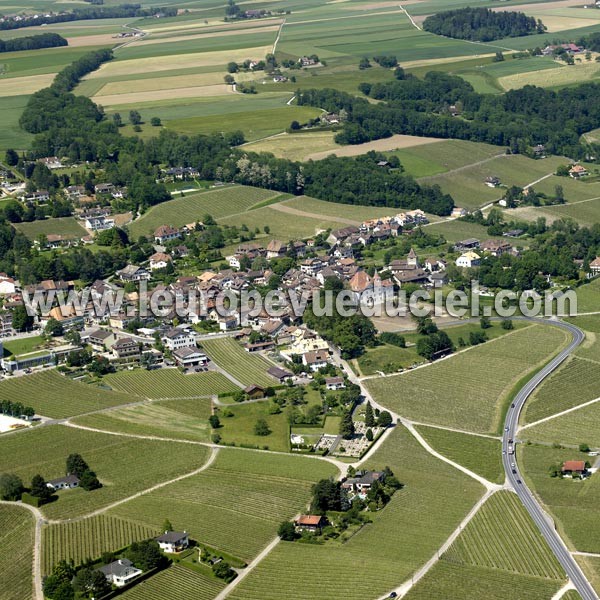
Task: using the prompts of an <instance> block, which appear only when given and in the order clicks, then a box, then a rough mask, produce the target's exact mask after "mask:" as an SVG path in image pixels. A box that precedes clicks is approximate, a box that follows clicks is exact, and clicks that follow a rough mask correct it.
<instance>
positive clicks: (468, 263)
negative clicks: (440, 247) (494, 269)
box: [456, 250, 481, 269]
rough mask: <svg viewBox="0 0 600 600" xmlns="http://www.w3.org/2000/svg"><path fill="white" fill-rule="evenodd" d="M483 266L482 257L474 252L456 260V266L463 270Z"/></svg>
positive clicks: (469, 252)
mask: <svg viewBox="0 0 600 600" xmlns="http://www.w3.org/2000/svg"><path fill="white" fill-rule="evenodd" d="M480 264H481V256H479V254H477V253H476V252H473V251H472V250H469V251H468V252H465V253H464V254H461V255H460V256H459V257H458V258H457V259H456V266H457V267H462V268H468V269H470V268H471V267H478V266H479V265H480Z"/></svg>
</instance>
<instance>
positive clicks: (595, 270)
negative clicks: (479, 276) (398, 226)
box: [0, 256, 600, 293]
mask: <svg viewBox="0 0 600 600" xmlns="http://www.w3.org/2000/svg"><path fill="white" fill-rule="evenodd" d="M590 274H591V275H592V276H596V275H600V257H599V256H596V258H595V259H594V260H593V261H592V262H591V263H590ZM1 285H2V284H1V283H0V287H1ZM0 293H2V292H0Z"/></svg>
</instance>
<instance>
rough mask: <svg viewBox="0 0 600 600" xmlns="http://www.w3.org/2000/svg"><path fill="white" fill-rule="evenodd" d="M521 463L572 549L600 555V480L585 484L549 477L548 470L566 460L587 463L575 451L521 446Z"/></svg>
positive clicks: (530, 483)
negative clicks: (599, 553)
mask: <svg viewBox="0 0 600 600" xmlns="http://www.w3.org/2000/svg"><path fill="white" fill-rule="evenodd" d="M518 452H519V454H520V456H521V459H520V464H521V465H522V467H521V468H522V471H523V472H524V474H525V478H526V480H527V483H528V484H529V485H530V486H531V488H532V489H533V490H534V492H535V493H536V495H537V496H538V498H540V499H541V500H542V503H543V504H544V505H545V507H546V509H547V510H548V512H549V513H550V514H551V515H552V516H553V517H554V519H555V522H556V527H557V530H558V532H559V533H560V534H561V536H562V538H563V540H565V543H566V544H567V546H568V547H569V548H570V549H576V550H579V551H581V552H594V553H598V552H600V478H599V477H598V476H597V475H598V474H597V473H596V474H595V475H592V476H591V477H590V478H589V479H587V480H585V481H577V480H572V479H568V478H565V479H560V478H558V477H550V475H549V471H548V470H549V468H550V467H551V466H553V465H556V464H562V463H563V462H564V461H566V460H585V459H586V455H585V454H582V453H580V452H578V451H577V450H576V449H567V448H551V447H549V446H546V445H543V446H541V445H536V444H531V445H524V444H522V445H519V446H518Z"/></svg>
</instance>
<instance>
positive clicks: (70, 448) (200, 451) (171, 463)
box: [0, 425, 208, 519]
mask: <svg viewBox="0 0 600 600" xmlns="http://www.w3.org/2000/svg"><path fill="white" fill-rule="evenodd" d="M73 452H76V453H79V454H81V455H82V456H83V457H84V459H85V460H86V461H87V462H88V464H89V465H90V467H91V468H92V469H93V470H94V471H95V472H96V474H97V475H98V478H99V479H100V481H101V483H102V486H103V487H102V488H101V489H98V490H94V491H93V492H86V491H85V490H83V489H73V490H65V491H62V492H60V493H59V499H58V500H57V501H56V502H52V503H50V504H47V505H45V506H44V507H43V508H42V512H43V513H44V514H45V515H46V516H47V517H49V518H51V519H66V518H74V517H78V516H82V515H85V514H87V513H90V512H91V511H93V510H96V509H99V508H102V507H104V506H106V505H108V504H111V503H112V502H115V501H117V500H120V499H122V498H126V497H128V496H131V495H132V494H135V493H136V492H138V491H141V490H144V489H146V488H149V487H151V486H153V485H155V484H157V483H160V482H161V481H167V480H169V479H172V478H174V477H177V476H178V475H182V474H184V473H189V472H190V471H193V470H194V469H198V468H199V467H201V466H202V464H203V463H204V461H205V460H206V458H207V456H208V451H207V449H206V448H204V447H201V446H193V445H190V444H176V445H174V443H173V442H159V441H154V440H141V439H132V438H125V437H119V436H115V435H109V434H104V433H96V432H92V431H83V430H80V429H74V428H72V427H65V426H63V425H52V426H48V427H37V428H34V429H30V430H28V431H23V432H19V434H18V435H9V436H5V437H3V438H1V439H0V464H2V465H3V468H4V469H6V471H7V472H12V473H16V474H17V475H18V476H19V477H21V478H22V479H23V481H25V482H29V481H31V478H32V477H33V476H34V475H35V474H37V473H40V474H41V475H43V477H44V478H46V479H53V478H55V477H60V476H61V475H64V473H65V461H66V458H67V456H68V455H69V454H71V453H73Z"/></svg>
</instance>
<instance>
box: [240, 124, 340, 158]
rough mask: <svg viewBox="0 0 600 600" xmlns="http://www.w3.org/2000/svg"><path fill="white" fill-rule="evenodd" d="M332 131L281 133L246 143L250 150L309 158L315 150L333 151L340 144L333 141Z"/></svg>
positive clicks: (281, 155) (285, 156)
mask: <svg viewBox="0 0 600 600" xmlns="http://www.w3.org/2000/svg"><path fill="white" fill-rule="evenodd" d="M334 135H335V134H334V133H333V132H332V131H306V132H299V133H294V134H290V133H280V134H279V135H276V136H272V137H268V138H266V139H264V140H258V141H256V142H250V143H248V144H244V146H243V148H245V149H247V150H248V151H250V152H269V153H270V154H274V155H275V156H277V157H279V158H287V159H288V160H301V161H304V160H307V158H308V156H309V155H310V154H311V153H313V152H329V151H331V152H333V151H334V150H335V149H336V148H339V146H338V145H337V144H336V143H335V142H334V141H333V136H334Z"/></svg>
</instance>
